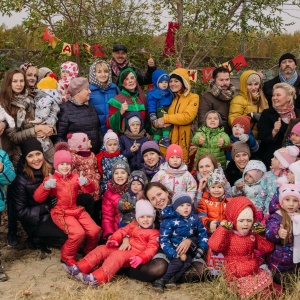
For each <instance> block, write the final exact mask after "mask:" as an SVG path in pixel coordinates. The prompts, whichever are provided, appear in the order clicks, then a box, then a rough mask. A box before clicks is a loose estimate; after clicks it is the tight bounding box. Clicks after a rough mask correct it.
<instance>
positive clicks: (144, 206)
mask: <svg viewBox="0 0 300 300" xmlns="http://www.w3.org/2000/svg"><path fill="white" fill-rule="evenodd" d="M155 215H156V211H155V209H154V207H153V206H152V204H151V203H150V202H149V201H148V200H139V201H137V202H136V203H135V218H136V219H138V218H139V217H141V216H152V217H153V219H155Z"/></svg>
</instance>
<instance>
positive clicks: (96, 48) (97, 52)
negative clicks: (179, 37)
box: [91, 44, 105, 57]
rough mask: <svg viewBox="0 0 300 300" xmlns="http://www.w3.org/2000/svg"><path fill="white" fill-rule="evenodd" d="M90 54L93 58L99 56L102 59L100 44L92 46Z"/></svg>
mask: <svg viewBox="0 0 300 300" xmlns="http://www.w3.org/2000/svg"><path fill="white" fill-rule="evenodd" d="M91 52H92V53H93V55H94V57H97V56H101V57H104V56H105V55H104V53H103V49H102V46H101V45H100V44H97V45H94V46H92V47H91Z"/></svg>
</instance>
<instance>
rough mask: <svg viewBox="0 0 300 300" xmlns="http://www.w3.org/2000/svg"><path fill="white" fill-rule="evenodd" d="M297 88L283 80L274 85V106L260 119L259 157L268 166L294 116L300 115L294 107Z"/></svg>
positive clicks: (299, 111) (266, 110)
mask: <svg viewBox="0 0 300 300" xmlns="http://www.w3.org/2000/svg"><path fill="white" fill-rule="evenodd" d="M294 99H296V91H295V88H294V87H292V86H291V85H289V84H287V83H285V82H283V83H277V84H275V85H274V87H273V97H272V107H270V108H268V109H265V110H264V111H263V112H262V114H261V117H260V119H259V122H258V125H257V129H258V137H259V139H260V140H261V144H260V146H259V157H260V158H261V160H262V161H263V162H264V164H265V165H266V167H267V168H270V165H271V159H272V157H273V153H274V152H275V150H277V149H279V148H281V145H282V141H283V138H284V134H285V132H286V130H287V128H288V125H289V122H290V120H291V119H292V118H299V117H300V110H298V109H296V108H295V107H294Z"/></svg>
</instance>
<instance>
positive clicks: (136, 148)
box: [130, 142, 140, 153]
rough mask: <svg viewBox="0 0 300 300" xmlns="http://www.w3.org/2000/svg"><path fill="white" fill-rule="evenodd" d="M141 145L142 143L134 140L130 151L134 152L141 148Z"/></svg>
mask: <svg viewBox="0 0 300 300" xmlns="http://www.w3.org/2000/svg"><path fill="white" fill-rule="evenodd" d="M139 147H140V144H138V143H136V142H134V143H133V145H132V146H131V147H130V151H131V152H132V153H133V152H136V151H138V150H139Z"/></svg>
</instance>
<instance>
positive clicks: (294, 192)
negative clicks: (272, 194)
mask: <svg viewBox="0 0 300 300" xmlns="http://www.w3.org/2000/svg"><path fill="white" fill-rule="evenodd" d="M288 196H294V197H296V198H297V199H298V200H299V203H298V207H300V186H299V184H288V183H280V185H279V204H280V206H282V201H283V199H284V198H286V197H288Z"/></svg>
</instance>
